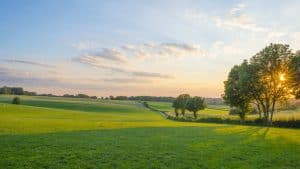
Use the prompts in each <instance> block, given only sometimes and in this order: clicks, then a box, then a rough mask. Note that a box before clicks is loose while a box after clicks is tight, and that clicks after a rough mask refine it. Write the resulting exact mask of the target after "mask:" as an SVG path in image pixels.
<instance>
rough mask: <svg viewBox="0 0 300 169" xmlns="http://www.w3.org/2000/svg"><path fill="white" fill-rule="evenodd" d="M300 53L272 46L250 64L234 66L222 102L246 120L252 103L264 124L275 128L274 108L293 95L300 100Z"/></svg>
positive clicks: (276, 45)
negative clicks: (234, 109)
mask: <svg viewBox="0 0 300 169" xmlns="http://www.w3.org/2000/svg"><path fill="white" fill-rule="evenodd" d="M299 65H300V61H299V53H293V52H292V50H291V49H290V48H289V45H284V44H270V45H269V46H267V47H265V48H264V49H263V50H261V51H260V52H258V53H257V54H255V55H254V56H253V57H252V58H251V59H250V62H249V63H248V61H247V60H245V61H244V62H243V63H242V64H240V65H236V66H234V67H233V68H232V69H231V71H230V73H229V75H228V79H227V81H225V82H224V88H225V90H224V95H223V98H224V100H225V102H226V103H227V104H229V105H230V106H231V107H236V108H238V110H239V111H240V113H239V114H240V117H241V119H242V120H244V118H245V115H246V114H247V113H248V111H249V105H250V103H251V102H254V103H256V105H257V107H258V109H259V111H260V110H261V111H262V112H263V113H264V120H265V122H266V123H268V124H272V119H273V114H274V111H275V105H276V103H278V102H279V101H282V100H285V99H287V98H289V97H291V96H292V95H294V96H295V97H296V98H298V97H299V83H300V81H299V76H300V73H299V72H300V70H299V69H300V66H299Z"/></svg>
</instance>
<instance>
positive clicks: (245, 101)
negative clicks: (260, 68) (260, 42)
mask: <svg viewBox="0 0 300 169" xmlns="http://www.w3.org/2000/svg"><path fill="white" fill-rule="evenodd" d="M247 65H248V63H247V62H246V61H244V63H243V64H241V65H236V66H234V67H233V68H232V69H231V71H230V73H229V75H228V79H227V81H225V82H224V87H225V91H224V95H223V99H224V100H225V103H227V104H229V105H230V107H235V108H236V109H237V111H238V115H239V117H240V119H241V122H242V123H243V122H244V120H245V117H246V114H247V113H248V112H249V107H250V102H251V97H250V96H249V95H248V92H247V89H245V88H244V86H243V85H241V83H240V77H241V76H242V73H243V72H242V70H243V69H245V67H246V66H247ZM241 72H242V73H241Z"/></svg>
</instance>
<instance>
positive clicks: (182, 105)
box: [177, 94, 190, 116]
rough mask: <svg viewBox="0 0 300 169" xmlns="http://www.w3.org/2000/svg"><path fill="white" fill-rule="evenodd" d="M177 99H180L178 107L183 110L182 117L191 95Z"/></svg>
mask: <svg viewBox="0 0 300 169" xmlns="http://www.w3.org/2000/svg"><path fill="white" fill-rule="evenodd" d="M177 99H178V107H179V109H180V110H181V114H182V116H184V115H185V110H186V108H187V103H188V101H189V99H190V95H189V94H181V95H179V96H178V97H177Z"/></svg>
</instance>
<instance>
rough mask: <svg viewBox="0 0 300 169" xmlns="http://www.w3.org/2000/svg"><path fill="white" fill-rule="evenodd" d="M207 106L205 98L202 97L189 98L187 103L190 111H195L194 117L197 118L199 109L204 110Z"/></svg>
mask: <svg viewBox="0 0 300 169" xmlns="http://www.w3.org/2000/svg"><path fill="white" fill-rule="evenodd" d="M204 108H205V103H204V98H202V97H198V96H195V97H192V98H190V99H189V101H188V103H187V109H188V110H189V111H190V112H193V113H194V118H195V119H197V112H198V111H199V110H203V109H204Z"/></svg>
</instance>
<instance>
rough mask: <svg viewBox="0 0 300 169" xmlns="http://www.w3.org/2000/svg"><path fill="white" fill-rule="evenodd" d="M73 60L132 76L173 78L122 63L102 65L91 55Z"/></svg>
mask: <svg viewBox="0 0 300 169" xmlns="http://www.w3.org/2000/svg"><path fill="white" fill-rule="evenodd" d="M74 61H76V62H79V63H83V64H87V65H89V66H91V67H93V68H98V69H102V70H107V71H110V72H113V73H121V74H126V75H129V76H133V77H144V78H162V79H170V78H174V76H172V75H168V74H163V73H156V72H144V71H138V70H133V69H128V68H126V67H123V66H122V65H119V66H111V65H104V64H103V63H101V62H100V61H99V60H97V59H95V58H94V57H91V56H83V57H79V58H75V59H74Z"/></svg>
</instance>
